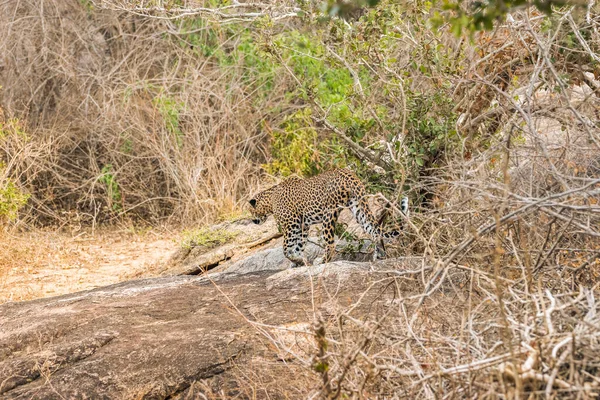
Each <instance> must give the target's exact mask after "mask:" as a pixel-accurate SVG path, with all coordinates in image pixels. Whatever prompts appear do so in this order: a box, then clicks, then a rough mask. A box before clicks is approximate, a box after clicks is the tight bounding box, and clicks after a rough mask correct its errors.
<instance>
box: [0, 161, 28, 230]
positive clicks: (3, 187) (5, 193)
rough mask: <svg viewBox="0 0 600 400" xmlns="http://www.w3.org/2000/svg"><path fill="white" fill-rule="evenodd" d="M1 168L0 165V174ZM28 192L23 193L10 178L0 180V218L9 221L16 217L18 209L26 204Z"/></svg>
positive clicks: (0, 172)
mask: <svg viewBox="0 0 600 400" xmlns="http://www.w3.org/2000/svg"><path fill="white" fill-rule="evenodd" d="M2 172H3V168H2V165H0V174H2ZM28 199H29V194H25V193H23V192H22V191H21V190H20V189H19V188H18V187H17V186H16V185H15V184H14V182H13V181H12V180H10V179H4V181H2V182H0V220H2V219H3V218H6V219H8V220H9V221H12V220H14V219H15V218H17V214H18V212H19V210H20V209H21V208H22V207H23V206H24V205H25V204H27V200H28Z"/></svg>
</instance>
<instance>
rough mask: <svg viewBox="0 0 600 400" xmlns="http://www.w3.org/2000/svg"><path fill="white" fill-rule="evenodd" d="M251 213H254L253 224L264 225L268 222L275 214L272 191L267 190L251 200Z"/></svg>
mask: <svg viewBox="0 0 600 400" xmlns="http://www.w3.org/2000/svg"><path fill="white" fill-rule="evenodd" d="M250 206H251V207H250V212H251V213H252V222H254V223H255V224H262V223H263V222H265V221H266V220H267V217H268V216H269V215H270V214H272V213H273V206H272V203H271V190H265V191H264V192H260V193H259V194H257V195H256V197H255V198H253V199H252V200H250Z"/></svg>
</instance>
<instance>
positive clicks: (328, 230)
mask: <svg viewBox="0 0 600 400" xmlns="http://www.w3.org/2000/svg"><path fill="white" fill-rule="evenodd" d="M339 215H340V210H339V209H335V210H333V211H329V212H327V213H326V214H325V216H324V217H323V230H322V233H321V235H322V237H323V240H324V241H325V246H326V247H325V257H324V258H323V262H324V263H328V262H329V261H331V259H332V258H333V256H334V255H335V223H336V222H337V219H338V216H339Z"/></svg>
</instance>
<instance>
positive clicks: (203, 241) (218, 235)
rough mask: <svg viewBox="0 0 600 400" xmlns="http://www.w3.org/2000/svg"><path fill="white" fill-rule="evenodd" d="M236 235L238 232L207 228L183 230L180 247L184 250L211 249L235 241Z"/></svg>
mask: <svg viewBox="0 0 600 400" xmlns="http://www.w3.org/2000/svg"><path fill="white" fill-rule="evenodd" d="M238 234H239V232H231V231H228V230H226V229H218V228H217V229H215V228H207V227H203V228H199V229H190V230H185V231H183V234H182V236H183V239H182V241H181V247H183V248H185V249H190V248H192V247H197V246H205V247H208V248H213V247H217V246H220V245H222V244H225V243H228V242H230V241H231V240H233V239H235V237H236V236H237V235H238Z"/></svg>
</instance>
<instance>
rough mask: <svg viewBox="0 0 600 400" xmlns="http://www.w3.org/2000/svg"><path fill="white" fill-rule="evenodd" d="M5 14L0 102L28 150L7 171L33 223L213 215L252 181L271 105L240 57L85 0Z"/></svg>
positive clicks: (9, 9) (15, 7) (22, 4)
mask: <svg viewBox="0 0 600 400" xmlns="http://www.w3.org/2000/svg"><path fill="white" fill-rule="evenodd" d="M86 4H87V5H88V6H89V7H85V5H86ZM0 15H1V17H0V25H1V27H0V37H1V39H0V52H1V54H2V58H1V60H0V86H2V89H1V91H0V96H1V97H0V101H1V104H2V106H3V108H4V109H5V112H6V113H7V115H9V116H15V117H18V118H20V119H22V120H23V121H26V122H27V132H28V134H29V138H30V144H29V145H28V146H29V147H28V148H29V149H31V152H30V153H28V154H27V155H26V157H22V159H20V160H19V161H18V162H15V163H14V165H12V166H11V171H10V176H12V177H16V178H18V180H19V182H20V183H21V185H22V186H23V187H25V188H26V189H27V190H28V191H29V192H30V193H31V196H32V197H31V200H30V204H31V210H30V213H29V216H30V217H31V218H32V219H34V220H36V221H38V222H41V223H53V224H54V223H60V222H63V221H66V220H67V218H66V217H74V216H75V215H76V216H77V218H78V219H80V220H81V221H83V222H87V223H90V222H92V223H96V222H103V221H110V220H111V219H113V218H115V217H117V216H121V215H124V214H127V215H131V216H133V217H135V218H141V219H145V220H147V221H151V222H156V221H157V220H164V219H165V218H169V217H175V218H177V219H183V220H185V221H189V222H192V221H195V222H208V221H210V220H212V219H213V218H214V217H215V216H217V215H218V214H220V213H230V212H231V211H232V210H234V209H236V207H238V206H239V204H240V201H241V199H242V198H244V197H245V196H246V195H247V193H248V192H249V191H251V189H252V188H254V187H255V186H256V185H257V182H258V180H257V176H258V175H257V173H258V168H259V165H260V162H261V160H263V158H264V157H263V155H262V152H263V150H262V147H261V146H262V144H261V141H260V140H258V139H260V138H261V135H262V134H261V131H260V123H261V120H262V119H263V118H264V115H265V113H266V112H267V111H268V109H269V107H270V106H269V104H268V102H267V101H266V100H265V101H264V102H262V103H260V102H257V101H256V100H255V99H253V98H251V96H249V92H250V91H251V90H254V88H253V86H252V85H253V84H254V83H255V82H248V79H247V77H246V76H245V75H244V74H243V72H244V68H245V67H244V63H243V60H240V61H239V62H237V63H236V64H233V65H229V66H222V65H216V63H215V60H214V59H211V58H207V57H203V56H201V52H199V51H195V50H194V48H193V46H192V45H191V44H189V43H186V40H185V37H183V38H180V37H179V36H178V35H177V34H172V33H170V32H171V31H172V30H173V24H172V23H171V22H168V21H167V22H165V21H160V20H154V19H150V18H145V17H139V16H135V15H131V14H128V13H125V12H118V11H110V10H98V9H95V8H94V7H92V6H91V5H90V4H89V3H88V2H86V1H84V2H78V1H76V0H69V1H54V0H53V1H47V2H38V1H33V0H26V1H19V2H4V3H2V4H1V5H0ZM204 30H205V31H208V26H206V27H205V28H204ZM201 32H202V30H201ZM207 35H208V34H207ZM236 40H237V39H236V38H235V37H234V38H233V39H230V40H229V43H224V44H221V45H222V46H224V47H227V46H228V48H230V49H231V48H234V47H235V46H236V43H235V42H236ZM272 98H273V99H274V100H275V99H277V93H276V92H274V93H273V94H272ZM13 157H14V154H11V153H8V152H4V154H3V155H2V158H4V159H12V158H13Z"/></svg>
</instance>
